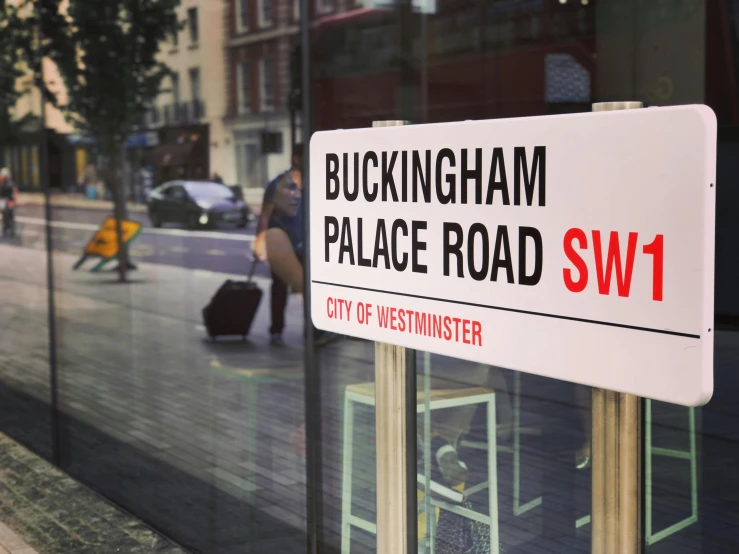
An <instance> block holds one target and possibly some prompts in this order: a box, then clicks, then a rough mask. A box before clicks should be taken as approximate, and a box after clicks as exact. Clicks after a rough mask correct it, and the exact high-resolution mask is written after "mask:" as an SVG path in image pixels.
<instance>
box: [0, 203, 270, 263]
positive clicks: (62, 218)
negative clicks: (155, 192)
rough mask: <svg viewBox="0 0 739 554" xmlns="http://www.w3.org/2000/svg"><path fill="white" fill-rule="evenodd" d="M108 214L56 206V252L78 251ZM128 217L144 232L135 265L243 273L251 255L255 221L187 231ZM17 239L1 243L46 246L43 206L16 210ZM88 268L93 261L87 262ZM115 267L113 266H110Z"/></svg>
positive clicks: (133, 249) (138, 215) (140, 216)
mask: <svg viewBox="0 0 739 554" xmlns="http://www.w3.org/2000/svg"><path fill="white" fill-rule="evenodd" d="M108 215H109V214H108V213H107V212H105V211H102V210H92V209H84V208H67V207H64V208H62V207H55V208H53V211H52V229H53V234H52V240H53V248H54V250H55V251H60V252H67V253H70V254H78V255H80V254H81V253H82V249H83V248H84V246H85V244H87V242H88V241H89V240H90V238H91V237H92V236H93V234H94V233H95V230H96V229H97V228H98V226H99V225H100V224H101V223H102V222H103V220H105V218H106V217H107V216H108ZM129 217H130V219H132V220H134V221H138V222H140V223H142V224H143V226H144V228H143V230H142V232H141V234H140V235H139V237H138V238H137V239H136V240H135V242H134V243H133V244H132V246H131V250H130V252H131V255H132V258H133V260H134V262H135V261H137V260H138V261H146V262H151V263H160V264H167V265H173V266H178V267H185V268H188V269H202V270H209V271H216V272H221V273H230V274H237V275H238V274H246V273H247V272H248V270H249V264H250V260H251V256H252V250H251V245H252V242H253V240H254V233H255V227H256V222H252V223H250V224H249V226H248V227H247V228H246V229H234V228H219V229H204V230H196V231H192V230H188V229H183V228H179V227H176V226H169V225H168V226H166V227H164V228H161V229H155V228H153V227H152V226H151V223H150V222H149V219H148V217H147V216H146V214H143V213H138V212H133V213H131V214H130V216H129ZM16 219H17V223H18V235H19V236H18V237H17V238H16V239H2V240H4V241H11V242H14V243H15V244H20V245H22V246H28V247H33V248H39V249H44V248H45V235H44V225H45V220H44V208H43V206H35V205H24V206H19V208H18V211H17V215H16ZM87 263H88V264H90V266H92V265H93V264H94V262H93V261H90V262H87ZM114 266H115V264H114V263H111V267H114ZM256 273H257V275H261V276H268V274H269V269H268V268H267V267H266V266H265V265H264V264H260V265H259V267H258V268H257V271H256Z"/></svg>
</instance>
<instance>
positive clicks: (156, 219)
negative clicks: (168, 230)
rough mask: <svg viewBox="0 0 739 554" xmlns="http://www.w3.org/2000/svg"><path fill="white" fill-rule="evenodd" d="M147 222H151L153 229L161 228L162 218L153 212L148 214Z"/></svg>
mask: <svg viewBox="0 0 739 554" xmlns="http://www.w3.org/2000/svg"><path fill="white" fill-rule="evenodd" d="M149 221H151V225H152V226H153V227H157V228H159V227H161V226H162V218H161V216H159V215H157V214H156V213H154V212H149Z"/></svg>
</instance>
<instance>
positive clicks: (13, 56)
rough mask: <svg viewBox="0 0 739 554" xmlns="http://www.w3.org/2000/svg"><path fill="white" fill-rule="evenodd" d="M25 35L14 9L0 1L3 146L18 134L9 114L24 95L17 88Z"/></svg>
mask: <svg viewBox="0 0 739 554" xmlns="http://www.w3.org/2000/svg"><path fill="white" fill-rule="evenodd" d="M25 35H26V32H25V30H24V28H23V24H22V21H21V18H20V17H19V15H18V11H17V9H16V8H15V7H14V6H11V5H10V4H9V3H8V2H7V1H6V0H0V144H2V143H4V142H6V141H8V140H9V139H10V138H11V136H13V135H14V134H15V131H16V130H17V129H16V127H17V125H15V123H17V122H14V121H12V120H11V117H10V110H11V109H12V108H13V106H15V104H16V102H17V101H18V99H19V98H20V97H21V96H23V94H24V93H25V91H23V90H22V89H21V88H20V87H18V86H17V84H18V83H17V81H18V79H19V78H21V77H23V76H24V75H25V72H24V70H23V59H24V58H23V53H24V48H23V46H24V42H23V41H24V38H25Z"/></svg>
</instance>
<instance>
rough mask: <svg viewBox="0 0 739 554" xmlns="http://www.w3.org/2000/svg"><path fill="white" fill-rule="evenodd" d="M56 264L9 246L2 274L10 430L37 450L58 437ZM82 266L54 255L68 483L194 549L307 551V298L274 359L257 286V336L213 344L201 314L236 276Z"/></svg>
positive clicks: (5, 417) (291, 315)
mask: <svg viewBox="0 0 739 554" xmlns="http://www.w3.org/2000/svg"><path fill="white" fill-rule="evenodd" d="M44 259H45V253H44V252H43V251H38V250H33V249H30V248H22V247H16V246H10V245H7V244H0V260H10V261H12V262H11V263H0V283H2V287H3V291H4V292H3V302H2V304H0V328H1V329H3V330H4V331H3V333H0V359H2V360H3V363H2V364H0V429H2V430H3V431H5V432H6V433H8V434H9V435H11V436H13V437H15V438H18V439H20V440H22V441H23V442H24V444H27V443H29V442H32V443H33V448H34V449H37V450H39V451H42V450H43V449H44V448H46V449H47V450H48V443H49V437H50V430H49V425H48V423H47V422H48V421H49V419H48V402H49V396H50V391H49V363H48V334H47V333H48V330H47V317H46V302H47V300H46V285H45V278H46V270H45V261H44ZM75 259H76V257H75V256H73V255H69V254H65V253H60V252H57V253H55V254H54V264H55V267H54V274H55V280H56V298H55V301H56V313H57V329H58V335H57V336H58V343H57V356H58V367H59V375H60V383H59V387H60V406H61V410H62V412H63V413H62V417H63V422H62V423H63V429H64V437H63V439H62V441H63V444H62V448H63V451H64V453H65V454H64V457H63V466H62V467H63V468H64V470H65V471H68V472H69V473H70V475H72V476H73V477H74V478H77V479H81V480H82V481H83V482H84V483H86V484H88V485H89V486H91V487H93V488H94V489H95V490H96V491H99V492H100V493H101V494H103V495H105V496H106V497H107V498H110V499H112V500H113V501H115V502H116V503H118V504H120V505H122V506H126V508H127V509H130V510H131V511H132V512H133V513H135V514H136V515H138V516H139V517H141V518H142V519H145V520H146V521H151V522H156V525H157V528H158V529H160V530H161V531H162V532H163V533H165V534H166V535H168V536H172V537H174V538H175V539H176V540H178V541H179V542H180V543H181V544H183V546H187V547H188V548H193V549H194V550H196V551H207V552H212V553H214V554H221V553H224V554H225V553H229V554H230V553H233V552H243V551H244V550H243V547H244V545H247V544H248V545H250V547H251V548H253V551H254V552H272V551H275V552H281V553H285V554H298V553H301V552H303V551H304V545H305V537H304V533H305V522H306V514H305V507H306V500H305V494H306V489H305V487H306V484H305V465H304V460H303V458H302V457H301V456H300V455H299V452H298V449H297V448H296V447H295V445H294V444H293V442H292V440H291V437H292V435H293V434H294V433H295V431H296V430H297V429H299V428H300V426H301V425H302V423H303V421H304V407H303V379H302V377H303V355H302V351H301V349H300V347H301V342H302V338H301V337H302V332H303V322H302V301H301V299H300V297H298V296H292V297H291V298H290V301H289V303H288V310H287V314H286V319H287V322H286V323H287V328H286V334H285V339H286V342H287V344H288V346H287V347H285V348H281V349H275V348H271V347H270V346H269V334H268V327H269V292H268V286H269V283H270V281H269V280H267V279H260V278H257V279H256V280H257V282H258V284H259V285H260V286H261V287H262V289H263V290H264V291H265V297H264V298H263V300H262V304H261V307H260V309H259V312H258V314H257V317H256V319H255V321H254V323H253V326H252V330H251V333H250V335H249V339H248V340H247V341H246V342H242V341H241V340H235V341H229V340H221V341H218V342H215V343H212V342H210V341H209V340H208V339H207V337H206V333H205V330H204V328H203V327H202V316H201V310H202V308H203V306H204V305H205V304H206V303H207V302H208V300H209V299H210V297H211V296H212V295H213V293H214V292H215V291H216V290H217V288H218V287H219V286H220V285H221V284H222V283H223V281H224V280H225V279H227V278H229V277H231V278H233V277H234V276H229V275H225V274H221V273H212V272H208V271H198V270H195V271H193V270H189V269H185V268H180V267H174V266H165V265H157V264H147V263H143V262H142V263H141V264H139V270H138V271H136V272H133V273H132V274H131V275H130V278H131V279H132V281H133V282H132V283H129V284H127V285H120V284H117V283H116V282H115V281H116V275H115V274H114V273H100V274H90V273H89V272H86V271H78V272H74V271H72V269H71V267H72V265H73V264H74V262H75ZM235 277H237V278H240V279H243V276H235ZM265 376H267V377H268V378H264V377H265ZM45 455H48V452H47V453H46V454H45ZM337 482H338V481H337ZM214 510H215V511H216V512H217V517H216V519H215V521H213V518H214ZM0 520H2V518H0ZM239 548H240V549H239ZM73 551H74V550H69V552H73ZM123 551H124V552H125V550H123ZM41 554H43V553H41Z"/></svg>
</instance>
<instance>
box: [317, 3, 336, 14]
mask: <svg viewBox="0 0 739 554" xmlns="http://www.w3.org/2000/svg"><path fill="white" fill-rule="evenodd" d="M316 2H317V4H318V11H319V12H321V13H326V12H330V11H333V9H334V0H316Z"/></svg>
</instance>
